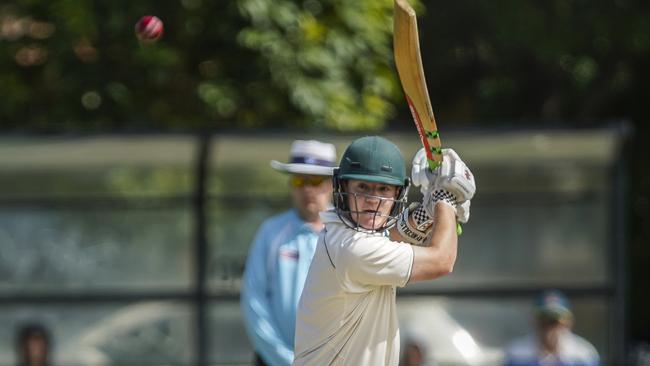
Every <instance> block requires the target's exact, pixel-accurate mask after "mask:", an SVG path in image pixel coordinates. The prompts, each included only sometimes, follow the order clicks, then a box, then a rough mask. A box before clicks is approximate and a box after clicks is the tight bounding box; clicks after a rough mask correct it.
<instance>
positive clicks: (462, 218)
mask: <svg viewBox="0 0 650 366" xmlns="http://www.w3.org/2000/svg"><path fill="white" fill-rule="evenodd" d="M442 155H443V159H442V164H441V165H440V166H439V167H438V168H436V169H434V170H433V171H430V170H429V169H428V162H427V157H426V154H425V151H424V149H420V151H418V152H417V154H415V157H414V158H413V167H412V169H411V178H412V180H413V184H414V185H416V186H420V191H421V192H422V194H423V196H424V197H423V202H422V203H423V207H424V209H425V210H426V212H427V214H429V215H430V216H431V217H433V211H434V207H435V205H436V203H438V202H444V203H446V204H448V205H450V206H451V207H452V208H453V209H454V211H455V212H456V216H457V218H458V221H459V222H462V223H465V222H467V220H469V206H470V204H469V200H471V199H472V197H473V196H474V193H475V192H476V183H475V182H474V175H473V174H472V172H471V171H470V170H469V168H468V167H467V165H466V164H465V163H464V162H463V161H462V160H461V159H460V157H459V156H458V154H457V153H456V152H455V151H454V150H452V149H443V150H442Z"/></svg>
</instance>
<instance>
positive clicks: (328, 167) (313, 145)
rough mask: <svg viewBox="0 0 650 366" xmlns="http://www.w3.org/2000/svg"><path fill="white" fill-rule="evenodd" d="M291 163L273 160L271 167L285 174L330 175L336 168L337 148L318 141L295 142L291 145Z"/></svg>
mask: <svg viewBox="0 0 650 366" xmlns="http://www.w3.org/2000/svg"><path fill="white" fill-rule="evenodd" d="M289 155H290V156H289V162H288V163H286V164H285V163H281V162H279V161H277V160H271V167H272V168H273V169H275V170H279V171H281V172H284V173H290V174H307V175H329V176H331V175H332V174H333V172H334V168H335V166H336V148H335V147H334V145H332V144H328V143H324V142H320V141H316V140H295V141H294V142H293V143H292V144H291V152H290V153H289Z"/></svg>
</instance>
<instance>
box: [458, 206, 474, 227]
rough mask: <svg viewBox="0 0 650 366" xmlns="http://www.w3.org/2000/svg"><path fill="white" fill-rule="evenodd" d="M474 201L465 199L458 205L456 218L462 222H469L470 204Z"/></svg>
mask: <svg viewBox="0 0 650 366" xmlns="http://www.w3.org/2000/svg"><path fill="white" fill-rule="evenodd" d="M470 202H472V201H465V202H463V203H461V204H459V205H457V206H456V218H457V219H458V222H460V223H461V224H465V223H467V221H469V206H470Z"/></svg>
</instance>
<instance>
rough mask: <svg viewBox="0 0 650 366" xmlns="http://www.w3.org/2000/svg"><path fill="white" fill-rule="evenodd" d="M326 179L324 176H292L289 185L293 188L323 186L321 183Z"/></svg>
mask: <svg viewBox="0 0 650 366" xmlns="http://www.w3.org/2000/svg"><path fill="white" fill-rule="evenodd" d="M327 178H328V177H326V176H320V175H292V176H291V178H290V179H289V183H290V184H291V186H292V187H295V188H300V187H305V186H311V187H316V186H319V185H321V184H323V182H324V181H325V180H327Z"/></svg>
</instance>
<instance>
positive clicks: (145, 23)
mask: <svg viewBox="0 0 650 366" xmlns="http://www.w3.org/2000/svg"><path fill="white" fill-rule="evenodd" d="M162 34H163V22H162V20H160V18H158V17H156V16H153V15H145V16H143V17H142V18H140V20H138V22H137V23H135V35H136V36H137V37H138V39H139V40H140V41H145V42H153V41H157V40H158V39H160V37H162Z"/></svg>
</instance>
